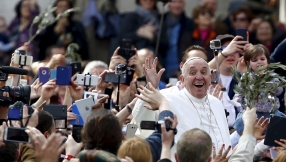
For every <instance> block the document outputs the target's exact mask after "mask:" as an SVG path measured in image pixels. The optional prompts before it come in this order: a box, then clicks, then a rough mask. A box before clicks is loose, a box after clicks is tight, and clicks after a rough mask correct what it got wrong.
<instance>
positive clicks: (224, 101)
mask: <svg viewBox="0 0 286 162" xmlns="http://www.w3.org/2000/svg"><path fill="white" fill-rule="evenodd" d="M220 78H221V82H222V85H223V86H224V87H225V88H226V92H224V93H223V97H222V104H223V106H224V108H225V109H226V111H227V112H229V116H228V117H227V121H228V126H229V127H231V126H232V125H233V124H234V122H235V118H236V113H235V108H234V106H233V104H232V103H231V102H230V98H229V96H228V92H229V85H230V82H231V80H232V76H226V75H223V74H220Z"/></svg>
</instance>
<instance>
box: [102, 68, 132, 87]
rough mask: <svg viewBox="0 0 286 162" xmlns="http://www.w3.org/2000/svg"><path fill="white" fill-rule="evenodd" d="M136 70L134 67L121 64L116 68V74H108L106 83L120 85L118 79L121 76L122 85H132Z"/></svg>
mask: <svg viewBox="0 0 286 162" xmlns="http://www.w3.org/2000/svg"><path fill="white" fill-rule="evenodd" d="M134 72H135V70H134V69H133V68H132V67H128V66H126V65H123V64H119V65H117V66H116V67H115V73H107V74H106V75H105V80H104V81H105V82H107V83H108V82H111V83H114V84H118V77H119V75H120V82H119V83H120V84H125V85H128V86H129V85H130V83H131V81H132V79H133V75H134Z"/></svg>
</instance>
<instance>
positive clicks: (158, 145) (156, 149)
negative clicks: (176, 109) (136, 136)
mask: <svg viewBox="0 0 286 162" xmlns="http://www.w3.org/2000/svg"><path fill="white" fill-rule="evenodd" d="M168 116H170V117H171V118H173V119H174V114H173V113H172V112H171V111H168V110H165V111H162V112H160V114H159V119H158V121H159V120H165V117H168ZM145 140H146V141H147V142H148V143H149V145H150V149H151V153H152V157H153V162H157V161H158V160H159V159H160V156H161V150H162V140H161V133H160V132H158V131H157V130H156V131H154V132H153V133H152V134H151V135H150V136H149V137H148V138H146V139H145ZM172 145H174V141H173V144H172Z"/></svg>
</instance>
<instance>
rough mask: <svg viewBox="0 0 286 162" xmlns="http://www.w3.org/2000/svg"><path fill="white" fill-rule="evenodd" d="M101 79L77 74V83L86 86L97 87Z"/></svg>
mask: <svg viewBox="0 0 286 162" xmlns="http://www.w3.org/2000/svg"><path fill="white" fill-rule="evenodd" d="M100 81H101V78H100V77H99V76H97V75H85V74H77V76H76V83H77V84H78V85H84V86H97V84H98V83H99V82H100Z"/></svg>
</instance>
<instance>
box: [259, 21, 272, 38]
mask: <svg viewBox="0 0 286 162" xmlns="http://www.w3.org/2000/svg"><path fill="white" fill-rule="evenodd" d="M272 36H273V31H272V28H271V25H270V23H269V22H267V21H263V22H261V23H260V24H259V25H258V27H257V30H256V37H257V39H258V40H259V41H260V42H262V43H268V42H271V40H272Z"/></svg>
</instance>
